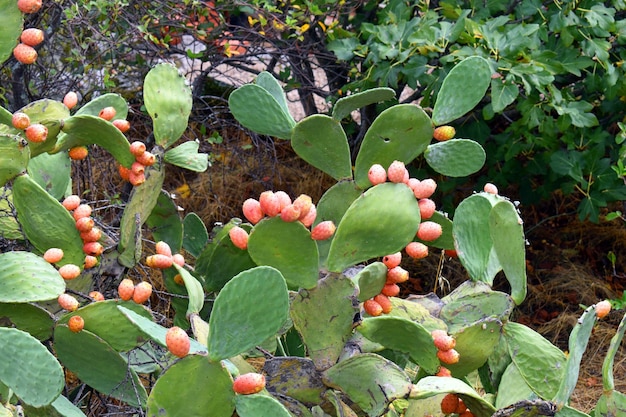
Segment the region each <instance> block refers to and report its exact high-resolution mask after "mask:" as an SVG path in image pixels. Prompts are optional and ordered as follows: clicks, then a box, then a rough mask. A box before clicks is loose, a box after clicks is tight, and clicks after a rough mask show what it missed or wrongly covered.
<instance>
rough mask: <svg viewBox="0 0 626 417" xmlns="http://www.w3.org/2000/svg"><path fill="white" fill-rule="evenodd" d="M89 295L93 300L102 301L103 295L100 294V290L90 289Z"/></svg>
mask: <svg viewBox="0 0 626 417" xmlns="http://www.w3.org/2000/svg"><path fill="white" fill-rule="evenodd" d="M89 296H90V297H91V298H92V299H93V300H94V301H104V295H102V293H101V292H100V291H91V292H90V293H89Z"/></svg>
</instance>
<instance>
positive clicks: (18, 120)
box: [11, 112, 30, 130]
mask: <svg viewBox="0 0 626 417" xmlns="http://www.w3.org/2000/svg"><path fill="white" fill-rule="evenodd" d="M11 123H12V124H13V127H14V128H16V129H19V130H24V129H26V128H27V127H28V126H30V117H28V115H27V114H26V113H22V112H15V113H13V117H11Z"/></svg>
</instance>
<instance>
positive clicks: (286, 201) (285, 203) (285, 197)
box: [274, 191, 291, 211]
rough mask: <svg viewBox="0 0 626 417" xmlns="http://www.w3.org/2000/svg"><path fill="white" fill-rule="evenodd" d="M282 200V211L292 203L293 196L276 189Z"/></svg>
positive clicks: (276, 193)
mask: <svg viewBox="0 0 626 417" xmlns="http://www.w3.org/2000/svg"><path fill="white" fill-rule="evenodd" d="M274 194H275V195H276V197H277V198H278V201H279V202H280V211H283V209H284V208H285V207H287V206H288V205H289V204H291V197H289V194H287V193H286V192H284V191H276V192H275V193H274Z"/></svg>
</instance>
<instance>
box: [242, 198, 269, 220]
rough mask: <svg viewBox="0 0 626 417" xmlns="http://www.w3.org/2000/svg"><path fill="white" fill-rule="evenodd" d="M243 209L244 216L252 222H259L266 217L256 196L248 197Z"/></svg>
mask: <svg viewBox="0 0 626 417" xmlns="http://www.w3.org/2000/svg"><path fill="white" fill-rule="evenodd" d="M242 211H243V215H244V217H245V218H246V219H247V220H248V221H249V222H250V223H252V224H257V223H258V222H260V221H261V219H263V217H265V214H264V213H263V210H261V203H259V202H258V200H255V199H254V198H248V199H247V200H246V201H244V202H243V206H242Z"/></svg>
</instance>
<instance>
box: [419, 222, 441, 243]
mask: <svg viewBox="0 0 626 417" xmlns="http://www.w3.org/2000/svg"><path fill="white" fill-rule="evenodd" d="M442 233H443V229H442V228H441V225H440V224H439V223H435V222H431V221H425V222H421V223H420V225H419V228H418V229H417V237H418V239H420V240H423V241H426V242H432V241H433V240H437V239H439V237H440V236H441V234H442Z"/></svg>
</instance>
